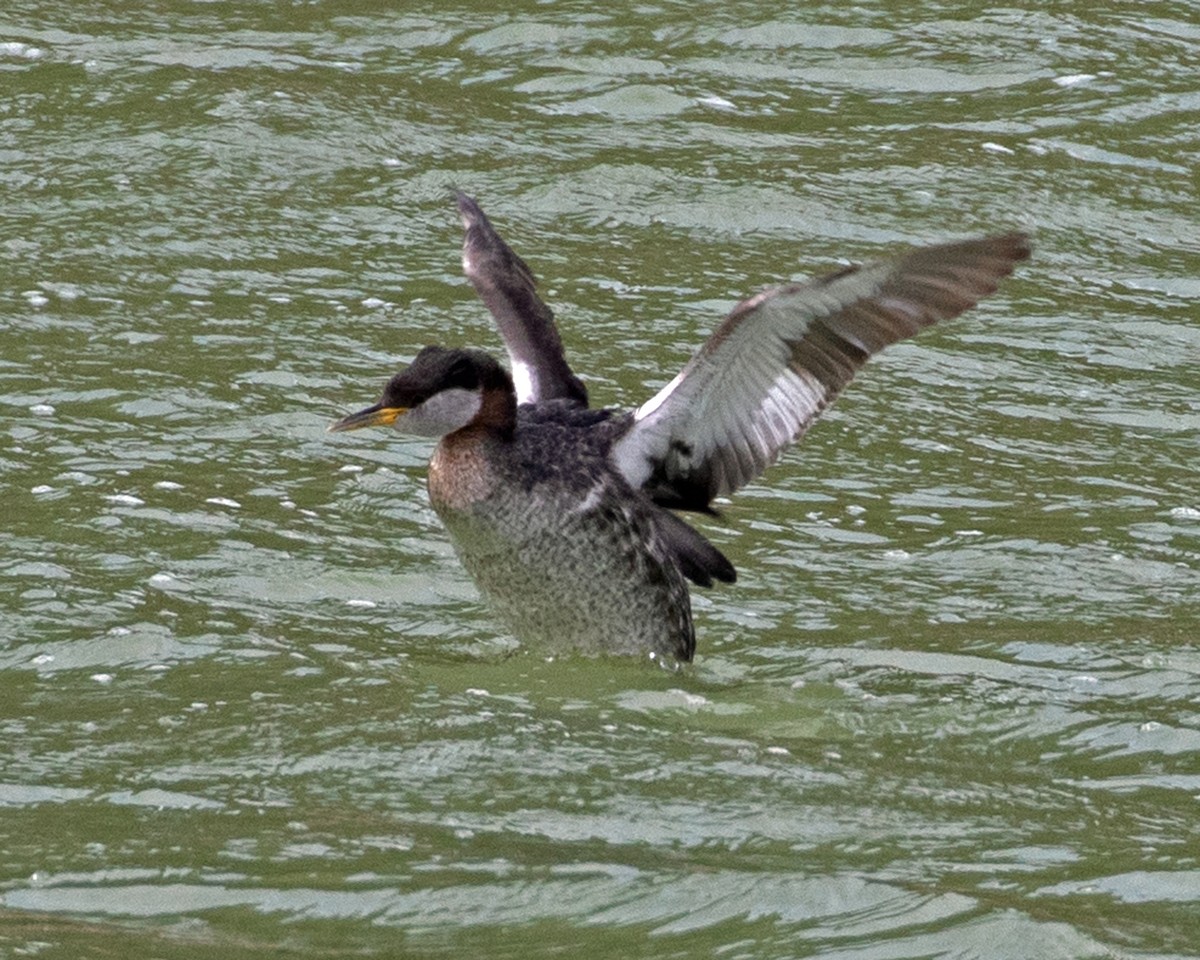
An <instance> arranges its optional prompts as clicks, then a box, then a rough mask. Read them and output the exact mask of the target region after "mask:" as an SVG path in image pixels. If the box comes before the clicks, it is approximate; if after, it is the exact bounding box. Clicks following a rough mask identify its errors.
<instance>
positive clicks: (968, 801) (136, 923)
mask: <svg viewBox="0 0 1200 960" xmlns="http://www.w3.org/2000/svg"><path fill="white" fill-rule="evenodd" d="M1194 13H1195V11H1194V9H1193V8H1192V7H1191V6H1190V5H1188V4H1172V3H1143V4H1136V5H1124V6H1121V7H1119V8H1117V9H1113V10H1107V9H1102V8H1100V7H1097V6H1095V5H1091V6H1088V5H1083V4H1070V3H1062V4H1057V5H1052V6H1050V7H1047V8H1046V9H1044V10H1036V11H1028V12H1025V11H1019V10H1016V9H1013V8H1008V7H998V6H997V7H989V6H987V5H978V4H974V5H969V6H967V7H963V6H962V5H948V4H937V3H920V4H915V5H913V4H907V5H904V4H896V3H885V4H878V5H875V6H868V7H863V6H855V7H846V6H843V5H824V6H815V7H811V8H809V9H807V10H806V11H805V12H803V13H800V14H796V15H787V14H785V13H782V12H781V9H780V8H779V6H778V5H773V4H766V3H759V2H746V3H738V4H733V5H724V6H721V7H719V8H718V7H713V8H711V9H710V8H706V7H704V6H697V5H694V4H688V5H683V4H661V3H660V4H643V5H640V6H637V7H636V8H635V9H633V10H631V11H609V10H607V9H601V8H599V7H595V6H594V5H591V4H583V3H560V4H535V3H527V4H517V5H514V4H507V5H504V6H496V7H494V8H492V9H487V8H485V7H483V6H480V5H479V4H474V5H471V6H469V7H454V6H453V5H451V6H449V7H442V8H440V9H439V10H438V11H437V12H431V13H424V14H419V15H414V14H408V13H404V12H403V11H401V10H395V9H391V8H390V7H389V6H388V5H383V4H374V5H368V6H363V5H358V4H349V3H336V2H327V3H313V4H307V5H277V4H261V5H232V4H225V3H212V4H197V3H185V2H166V3H159V4H155V5H152V6H151V7H149V8H141V9H138V10H136V11H134V10H130V11H128V12H123V11H119V10H117V9H116V8H110V7H101V6H96V7H91V6H88V5H84V6H83V7H81V6H80V5H77V4H62V3H53V2H52V3H36V4H34V3H30V2H26V0H16V2H15V4H14V3H9V4H8V5H6V7H5V10H4V11H3V13H0V90H2V91H3V95H2V96H0V196H2V197H3V204H4V207H3V222H4V230H3V236H2V237H0V404H2V406H3V411H4V418H5V419H4V423H3V434H4V436H5V438H6V442H5V444H4V446H3V447H2V448H0V469H2V470H3V473H2V475H0V476H2V482H3V491H2V496H3V500H4V526H3V530H4V537H3V541H2V546H0V577H2V581H0V582H2V584H3V589H2V591H0V744H3V746H2V747H0V854H2V855H0V944H2V945H3V947H4V949H5V950H11V951H12V952H13V953H14V955H18V954H19V955H32V954H36V955H38V956H43V957H60V956H61V957H74V956H79V955H86V954H89V953H90V954H100V955H111V954H112V953H113V952H119V953H120V955H122V956H127V957H164V956H166V957H175V956H178V957H196V956H221V957H228V956H262V955H271V956H275V955H278V951H279V950H281V949H282V950H284V951H292V952H295V953H297V954H299V955H305V956H337V955H344V954H346V953H371V952H391V953H402V954H407V955H443V954H455V955H464V954H465V955H491V956H520V957H522V958H530V957H538V956H555V955H559V954H561V953H562V952H563V951H565V950H568V949H570V950H578V949H584V950H585V951H586V954H587V955H588V956H596V957H608V956H612V957H618V956H619V957H628V956H706V955H720V956H728V957H756V958H757V957H795V956H820V957H829V958H854V960H860V958H861V960H865V958H872V960H875V958H903V957H927V956H954V957H981V958H983V957H986V958H1004V957H1013V958H1030V957H1039V958H1041V957H1062V958H1080V957H1162V958H1165V957H1185V956H1196V955H1198V950H1197V947H1196V944H1197V943H1200V920H1198V919H1197V918H1200V910H1198V907H1200V862H1198V861H1200V828H1198V827H1197V824H1198V823H1200V809H1198V807H1197V798H1198V797H1200V712H1198V710H1197V704H1198V703H1200V647H1198V645H1197V625H1198V624H1200V600H1198V597H1200V590H1198V588H1200V484H1198V483H1197V479H1196V469H1195V462H1196V457H1197V453H1198V450H1197V435H1198V434H1200V372H1198V371H1200V363H1198V362H1197V361H1198V360H1200V323H1198V321H1197V300H1198V298H1200V283H1198V281H1197V279H1196V278H1197V276H1200V247H1198V245H1197V241H1196V216H1195V210H1196V196H1195V169H1196V165H1197V160H1198V158H1200V146H1198V140H1197V132H1196V125H1195V122H1194V121H1195V116H1196V111H1197V108H1198V107H1200V85H1198V84H1197V81H1196V80H1195V77H1196V76H1197V71H1196V67H1197V64H1198V63H1200V30H1198V29H1197V28H1196V27H1195V25H1194V20H1195V17H1194ZM452 186H460V187H463V188H465V189H467V190H469V191H470V192H472V193H474V194H475V195H477V196H478V197H479V198H480V200H481V201H482V202H483V203H484V205H485V207H486V209H488V211H489V213H490V214H491V215H492V217H493V219H494V220H495V222H496V223H497V224H498V225H499V226H500V227H501V229H503V230H504V232H505V234H506V236H507V237H508V238H509V239H510V241H511V242H512V243H513V245H514V246H515V247H516V248H517V249H518V250H519V251H520V252H521V253H522V255H523V256H525V258H526V259H527V260H528V261H529V262H530V264H531V265H532V266H533V268H534V270H535V271H536V272H537V273H538V275H539V276H540V277H541V279H542V284H543V292H544V293H545V295H546V297H547V299H549V300H550V301H551V302H552V304H553V305H554V307H555V309H556V311H557V314H558V317H559V320H560V324H561V327H562V332H563V338H564V340H565V342H566V345H567V349H568V351H569V353H570V356H571V357H572V359H573V362H574V363H575V366H576V368H577V369H579V370H581V371H582V372H584V374H585V375H586V378H587V381H588V384H589V388H590V390H591V393H592V396H593V398H594V399H595V400H596V401H597V402H600V403H605V404H622V405H631V404H636V403H639V402H641V401H642V400H643V399H645V398H646V397H647V396H648V395H649V394H650V393H651V392H652V391H654V390H655V389H657V388H658V387H659V386H661V385H662V384H663V383H665V382H666V381H667V380H669V379H670V377H671V376H673V374H674V373H675V371H676V370H677V369H678V368H679V366H680V365H681V364H682V363H683V362H684V361H685V360H686V359H687V357H688V356H689V355H690V354H691V351H692V350H693V349H694V348H695V346H696V345H697V344H698V343H699V342H700V341H701V340H702V338H703V337H704V336H705V335H706V334H707V333H708V332H709V331H710V330H711V329H712V328H713V327H714V326H715V324H716V323H717V322H718V321H719V319H720V317H721V316H722V315H723V314H724V312H725V311H727V310H728V309H729V308H730V307H731V306H732V305H733V304H734V303H735V302H736V301H737V300H738V299H739V298H741V297H743V296H745V295H747V294H750V293H753V292H755V291H756V290H757V289H759V288H761V287H762V286H764V285H767V284H771V283H777V282H781V281H785V280H791V279H799V278H803V277H805V276H811V275H813V274H815V273H820V272H821V271H824V270H828V269H831V268H833V267H836V266H837V265H839V264H840V263H843V262H845V260H846V259H865V258H870V257H873V256H878V255H882V254H885V253H887V252H889V251H893V250H895V249H898V248H899V247H901V246H903V245H904V244H906V243H915V242H925V241H933V240H938V239H944V238H947V237H951V236H961V235H965V234H968V233H972V232H979V231H987V230H995V229H1000V228H1008V227H1012V226H1018V227H1023V228H1026V229H1029V230H1031V231H1033V232H1034V234H1035V238H1036V247H1037V253H1036V257H1035V259H1034V261H1032V262H1031V263H1030V264H1028V265H1026V266H1023V267H1022V269H1021V270H1020V272H1019V274H1018V275H1017V276H1016V277H1014V278H1013V280H1012V281H1011V282H1009V283H1007V284H1006V285H1005V286H1004V288H1003V290H1002V291H1001V293H1000V294H999V295H998V296H996V297H995V298H993V299H991V300H988V301H987V302H986V303H985V304H984V305H982V306H981V307H980V308H979V309H978V310H976V311H973V312H972V313H971V314H970V315H969V316H967V317H965V318H963V319H962V320H960V321H956V322H955V323H953V324H949V325H947V326H946V327H945V328H943V329H938V330H934V331H930V332H928V333H927V334H925V335H923V336H922V337H921V338H919V339H918V340H917V341H915V342H913V343H910V344H904V345H901V346H899V347H897V348H895V349H893V350H891V351H890V352H889V353H887V354H886V355H884V356H883V357H881V358H879V359H878V360H877V361H874V362H873V364H872V365H871V367H870V368H869V369H868V371H867V372H866V374H865V375H864V376H863V377H862V378H861V379H860V380H859V381H858V382H856V383H855V384H854V385H853V386H852V387H851V389H850V390H849V391H848V392H847V394H846V396H845V397H844V398H843V399H842V400H841V401H839V404H838V406H837V407H836V408H834V409H833V410H832V411H830V413H829V414H828V415H827V416H826V417H825V418H824V419H823V420H822V422H821V423H820V424H819V425H818V426H817V428H815V429H814V430H813V432H812V433H811V434H810V435H809V437H808V438H807V439H806V440H805V442H804V444H803V445H802V447H801V448H798V449H797V450H795V451H792V452H791V453H789V454H788V455H787V456H786V457H785V458H784V459H783V461H782V463H781V464H780V465H779V466H777V467H776V468H775V469H773V470H772V471H771V472H770V473H769V474H768V475H767V477H766V478H765V479H764V480H763V481H762V482H761V483H759V484H756V485H753V486H752V487H751V488H749V489H747V490H745V491H743V492H742V493H740V494H739V495H738V496H737V497H736V499H734V501H733V502H732V503H730V504H729V505H728V506H727V507H726V508H725V511H724V516H723V517H722V518H721V519H720V520H717V521H712V522H704V529H705V532H706V533H707V534H708V535H709V536H711V537H712V539H713V540H714V542H716V543H717V544H718V545H719V546H720V547H721V549H722V550H724V551H725V552H726V553H727V554H728V555H729V557H730V558H731V559H732V560H733V562H734V563H735V564H736V565H737V566H738V568H739V571H740V580H739V582H738V584H737V585H735V586H733V587H721V588H720V589H717V590H714V591H709V592H699V591H698V593H697V597H696V602H695V605H696V612H697V628H698V633H699V652H698V659H697V663H696V664H695V666H694V667H692V668H689V669H687V670H685V671H682V672H678V673H671V672H667V671H663V670H659V669H657V668H654V667H651V666H649V665H646V664H641V663H636V662H626V661H605V660H589V659H576V658H565V659H563V658H553V657H547V656H546V654H545V652H544V651H528V650H516V651H515V652H514V648H513V645H512V644H511V642H510V641H509V640H508V639H507V638H505V637H503V636H502V635H501V634H500V633H499V632H498V630H497V628H496V626H495V624H494V623H493V621H492V619H491V618H490V617H489V615H488V614H487V611H486V610H485V609H483V608H482V607H481V606H480V605H479V604H478V602H477V600H476V597H475V593H474V590H473V588H472V586H471V585H470V583H469V581H468V580H467V578H466V576H465V574H464V573H463V572H462V570H461V569H460V567H459V566H458V565H457V563H456V561H455V560H454V558H453V556H452V554H451V551H450V548H449V546H448V544H447V542H446V540H445V537H444V535H443V534H442V533H441V531H440V528H439V525H438V523H437V521H436V518H435V517H434V516H433V514H432V512H431V511H430V509H429V507H428V505H427V502H426V500H425V497H424V487H423V482H424V481H423V470H424V463H425V460H426V458H427V456H428V453H429V447H428V444H426V443H425V442H422V441H417V440H404V439H402V438H397V437H393V436H391V435H389V434H385V433H383V432H375V433H370V434H366V433H364V434H362V435H359V434H354V435H349V436H337V437H329V436H327V435H326V433H325V427H326V425H327V424H328V423H329V422H330V420H332V419H333V418H334V417H336V416H339V415H341V414H342V413H345V412H347V411H349V410H352V409H356V408H358V407H360V406H363V405H365V404H366V403H368V402H371V401H372V400H373V399H374V398H375V396H376V394H377V393H378V391H379V389H380V388H381V386H382V383H383V381H384V380H385V379H386V377H387V376H388V375H389V374H390V373H391V372H392V371H394V370H395V369H396V367H397V366H398V365H399V364H400V363H402V362H404V361H405V360H407V359H408V358H410V357H411V356H412V355H413V354H414V353H415V352H416V351H417V350H418V349H419V348H420V347H421V346H423V345H424V344H426V343H428V342H447V343H470V344H475V345H479V346H484V347H488V348H492V349H495V348H497V347H498V342H497V338H496V335H495V333H494V332H493V330H492V328H491V325H490V321H489V319H488V317H487V316H486V314H485V312H484V311H483V309H482V308H481V307H480V306H479V304H478V303H477V302H476V301H475V299H474V297H473V294H472V292H471V290H470V288H469V287H468V286H467V284H466V283H465V281H464V280H463V279H462V278H461V276H460V275H459V263H458V249H457V248H458V243H459V239H460V237H459V225H458V223H457V221H456V218H455V216H454V212H453V209H452V206H451V204H450V202H449V199H448V191H449V189H450V188H451V187H452Z"/></svg>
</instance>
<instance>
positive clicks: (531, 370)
mask: <svg viewBox="0 0 1200 960" xmlns="http://www.w3.org/2000/svg"><path fill="white" fill-rule="evenodd" d="M458 212H459V215H460V216H461V217H462V223H463V228H464V230H465V232H464V234H463V257H462V261H463V273H465V274H466V275H467V279H468V280H470V281H471V284H472V286H474V287H475V292H476V293H478V294H479V299H480V300H482V301H483V303H484V305H485V306H486V307H487V308H488V310H490V311H491V314H492V316H493V317H495V319H496V326H497V327H499V328H500V336H501V337H502V338H503V340H504V346H505V348H506V349H507V350H508V357H509V360H510V361H511V363H512V374H513V383H514V385H515V386H516V388H517V402H518V403H537V402H541V401H543V400H557V399H568V400H575V401H577V402H579V403H581V404H583V405H584V406H587V388H586V387H584V385H583V383H582V381H581V380H580V379H579V378H578V377H577V376H575V374H574V373H572V372H571V368H570V366H568V365H567V360H566V357H565V356H564V354H563V345H562V339H561V338H560V337H559V335H558V328H557V327H555V326H554V314H552V313H551V312H550V308H549V307H547V306H546V305H545V304H544V303H543V302H542V300H541V298H540V297H539V296H538V295H537V280H536V279H534V276H533V271H531V270H530V269H529V267H528V266H526V264H525V261H524V260H522V259H521V258H520V257H518V256H517V255H516V254H515V253H513V251H512V248H511V247H509V245H508V244H507V243H505V242H504V240H503V239H502V238H501V236H500V234H498V233H497V232H496V230H495V228H493V227H492V224H491V222H490V221H489V220H488V218H487V216H486V215H485V214H484V212H483V210H482V209H481V208H480V206H479V204H478V203H476V202H475V201H474V200H473V199H472V198H471V197H468V196H467V195H466V194H465V193H461V192H460V193H459V194H458Z"/></svg>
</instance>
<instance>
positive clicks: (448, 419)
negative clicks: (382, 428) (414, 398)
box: [394, 387, 483, 437]
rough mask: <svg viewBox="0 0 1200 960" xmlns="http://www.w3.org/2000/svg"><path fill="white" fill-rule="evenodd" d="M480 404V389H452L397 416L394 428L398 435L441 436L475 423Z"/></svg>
mask: <svg viewBox="0 0 1200 960" xmlns="http://www.w3.org/2000/svg"><path fill="white" fill-rule="evenodd" d="M482 403H483V394H482V393H481V392H480V391H479V390H464V389H463V388H462V387H452V388H451V389H449V390H442V391H441V392H440V393H435V394H434V395H433V396H432V397H430V398H429V399H428V400H426V401H425V402H424V403H422V404H420V405H419V406H416V407H413V408H412V409H411V410H409V411H408V413H406V414H404V416H402V417H397V418H396V422H395V424H394V426H395V428H396V429H397V430H399V431H400V432H401V433H411V434H414V435H416V436H418V437H444V436H445V435H446V434H448V433H453V432H454V431H455V430H460V429H462V428H463V427H465V426H466V425H467V424H468V423H470V422H471V421H472V420H474V419H475V417H476V415H477V414H478V413H479V408H480V406H481V405H482Z"/></svg>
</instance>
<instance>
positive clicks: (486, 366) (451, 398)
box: [329, 347, 516, 437]
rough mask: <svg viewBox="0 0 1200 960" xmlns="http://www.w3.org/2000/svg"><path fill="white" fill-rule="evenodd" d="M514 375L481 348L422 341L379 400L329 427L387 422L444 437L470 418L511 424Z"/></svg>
mask: <svg viewBox="0 0 1200 960" xmlns="http://www.w3.org/2000/svg"><path fill="white" fill-rule="evenodd" d="M515 409H516V400H515V397H514V394H513V386H512V380H511V378H510V377H509V375H508V374H507V373H506V372H505V371H504V368H503V367H501V366H500V364H499V363H497V362H496V360H495V359H494V358H492V357H491V356H489V355H488V354H486V353H484V352H483V351H481V350H469V349H451V348H447V347H426V348H425V349H424V350H422V351H421V352H420V353H418V354H417V355H416V357H415V358H414V359H413V362H412V363H411V364H410V365H409V366H408V367H407V369H405V370H402V371H401V372H400V373H398V374H396V375H395V376H394V377H392V379H391V380H389V381H388V383H387V386H386V387H384V389H383V396H382V397H380V399H379V402H378V403H376V404H374V405H372V406H369V407H367V408H366V409H365V410H359V411H358V412H357V413H352V414H350V416H348V417H345V418H343V419H341V420H338V421H337V422H336V423H334V424H332V425H331V426H330V427H329V429H330V431H331V432H337V431H341V430H357V429H359V428H360V427H378V426H391V427H394V428H395V429H396V430H399V431H400V432H402V433H408V434H414V435H416V436H422V437H443V436H445V435H446V434H448V433H453V432H454V431H456V430H461V429H462V428H463V427H465V426H468V425H469V424H471V423H481V422H485V421H486V422H487V423H489V424H490V425H493V426H500V427H506V426H507V427H509V428H511V422H512V419H513V418H514V417H515Z"/></svg>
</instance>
